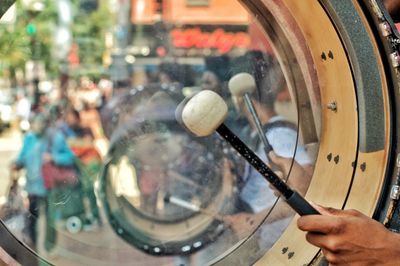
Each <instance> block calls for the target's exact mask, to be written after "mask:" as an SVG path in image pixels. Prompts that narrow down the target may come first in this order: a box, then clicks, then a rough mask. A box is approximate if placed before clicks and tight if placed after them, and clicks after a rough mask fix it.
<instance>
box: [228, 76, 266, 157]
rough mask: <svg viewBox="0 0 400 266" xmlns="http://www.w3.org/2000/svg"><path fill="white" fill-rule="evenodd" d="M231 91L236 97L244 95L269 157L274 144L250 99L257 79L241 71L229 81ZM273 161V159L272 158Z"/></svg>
mask: <svg viewBox="0 0 400 266" xmlns="http://www.w3.org/2000/svg"><path fill="white" fill-rule="evenodd" d="M228 87H229V91H230V92H231V94H232V95H234V96H236V97H243V99H244V102H245V104H246V107H247V110H249V112H250V115H251V117H252V118H253V121H254V124H255V126H256V128H257V133H258V136H259V138H260V139H261V141H262V143H263V144H264V151H265V155H266V156H267V157H268V154H269V152H270V151H272V146H271V144H270V143H269V141H268V139H267V137H266V136H265V133H264V131H263V129H262V124H261V122H260V119H259V117H258V114H257V112H256V109H255V108H254V105H253V102H252V101H251V99H250V96H249V95H250V93H252V92H254V91H255V90H256V81H255V80H254V78H253V76H252V75H250V74H249V73H245V72H243V73H239V74H236V75H235V76H233V77H232V78H231V79H230V80H229V83H228ZM270 161H271V160H270Z"/></svg>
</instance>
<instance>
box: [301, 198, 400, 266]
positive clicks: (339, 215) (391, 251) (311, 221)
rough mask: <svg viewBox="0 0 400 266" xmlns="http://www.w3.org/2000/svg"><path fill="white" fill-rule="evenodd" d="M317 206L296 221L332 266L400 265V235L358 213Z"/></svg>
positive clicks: (308, 239) (309, 240)
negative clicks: (318, 213) (315, 213)
mask: <svg viewBox="0 0 400 266" xmlns="http://www.w3.org/2000/svg"><path fill="white" fill-rule="evenodd" d="M314 207H315V208H316V209H317V210H318V211H319V212H320V213H321V214H322V215H306V216H302V217H300V218H299V219H298V221H297V226H298V227H299V229H300V230H302V231H306V232H307V235H306V239H307V241H308V242H310V243H311V244H313V245H315V246H317V247H320V248H321V249H322V253H323V254H324V256H325V258H326V259H327V260H328V262H329V263H330V265H400V236H399V235H397V234H395V233H392V232H390V231H389V230H387V229H386V228H385V227H384V226H383V225H382V224H381V223H379V222H377V221H375V220H373V219H371V218H369V217H368V216H365V215H364V214H362V213H361V212H359V211H356V210H337V209H333V208H324V207H321V206H315V205H314Z"/></svg>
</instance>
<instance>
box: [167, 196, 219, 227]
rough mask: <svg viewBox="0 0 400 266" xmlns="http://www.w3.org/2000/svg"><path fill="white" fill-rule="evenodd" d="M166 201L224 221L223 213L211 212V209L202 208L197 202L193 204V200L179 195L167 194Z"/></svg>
mask: <svg viewBox="0 0 400 266" xmlns="http://www.w3.org/2000/svg"><path fill="white" fill-rule="evenodd" d="M164 201H165V202H169V203H172V204H174V205H176V206H179V207H182V208H185V209H188V210H191V211H194V212H200V213H203V214H205V215H208V216H211V217H213V218H214V219H216V220H219V221H222V222H223V221H224V218H223V217H222V216H221V215H219V214H217V213H213V212H210V211H209V210H206V209H203V208H200V206H197V205H195V204H193V203H191V202H188V201H185V200H183V199H180V198H177V197H174V196H170V195H169V194H167V195H165V197H164Z"/></svg>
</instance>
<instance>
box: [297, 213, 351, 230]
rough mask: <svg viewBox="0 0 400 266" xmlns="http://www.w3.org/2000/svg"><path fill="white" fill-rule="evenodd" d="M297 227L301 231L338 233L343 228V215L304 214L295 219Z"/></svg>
mask: <svg viewBox="0 0 400 266" xmlns="http://www.w3.org/2000/svg"><path fill="white" fill-rule="evenodd" d="M297 227H298V228H299V229H300V230H302V231H308V232H314V233H322V234H338V233H340V232H341V231H342V230H343V228H344V221H343V217H337V216H329V215H305V216H301V217H300V218H299V219H298V220H297Z"/></svg>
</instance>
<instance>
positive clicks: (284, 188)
mask: <svg viewBox="0 0 400 266" xmlns="http://www.w3.org/2000/svg"><path fill="white" fill-rule="evenodd" d="M183 104H184V106H182V105H180V106H178V108H177V112H176V113H175V116H176V118H177V120H178V121H179V122H182V123H183V125H184V126H185V128H186V129H188V130H190V132H192V133H193V134H195V135H196V136H199V137H205V136H209V135H211V134H212V133H213V132H214V131H216V132H217V133H218V134H219V135H220V136H221V137H223V138H224V139H225V140H226V141H228V142H229V143H230V144H231V145H232V147H233V148H235V150H236V151H237V152H239V154H240V155H241V156H243V158H244V159H246V161H247V162H248V163H249V164H250V165H252V166H253V167H254V168H255V169H256V170H257V171H258V172H259V173H260V174H261V175H262V176H263V177H264V178H265V179H266V180H267V181H268V182H270V183H271V184H272V185H273V186H274V187H275V188H276V189H277V190H278V191H279V192H280V193H281V194H282V195H283V197H284V198H285V200H286V202H287V203H288V204H289V205H290V206H291V207H292V208H293V209H294V210H295V211H296V212H297V213H298V214H299V215H308V214H319V213H318V211H317V210H315V209H314V207H312V206H311V205H310V203H308V202H307V201H306V200H305V199H304V198H303V197H302V196H301V195H300V194H299V193H298V192H296V191H294V190H292V189H291V188H290V187H289V186H288V185H287V184H286V183H285V182H283V181H282V180H281V179H280V178H279V177H278V176H277V175H276V174H275V173H274V172H273V171H272V170H271V169H270V168H269V167H268V166H267V165H266V164H265V163H264V162H263V161H262V160H261V159H260V158H259V157H258V156H257V155H256V154H255V153H254V152H253V151H252V150H251V149H250V148H249V147H247V146H246V144H244V143H243V142H242V141H241V140H240V139H239V137H237V136H236V135H235V134H234V133H233V132H232V131H231V130H230V129H229V128H228V127H226V126H225V125H224V124H223V122H224V119H225V117H226V115H227V113H228V107H227V105H226V103H225V102H224V100H223V99H222V98H221V97H220V96H219V95H218V94H217V93H215V92H213V91H209V90H204V91H201V92H199V93H197V94H196V95H194V96H193V97H192V98H191V99H189V100H185V101H183Z"/></svg>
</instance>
